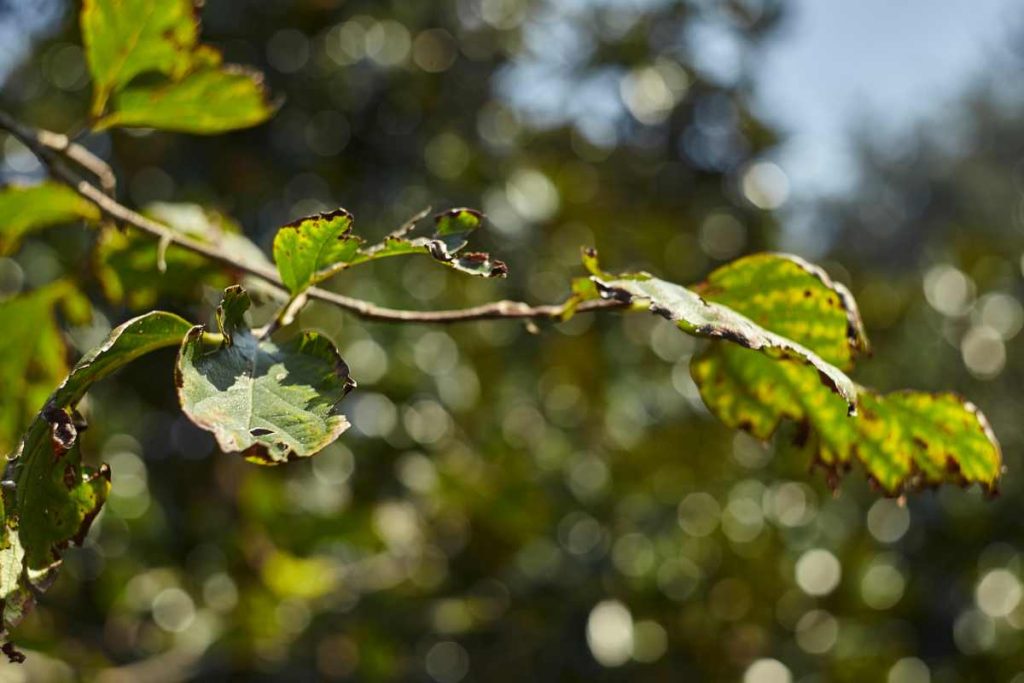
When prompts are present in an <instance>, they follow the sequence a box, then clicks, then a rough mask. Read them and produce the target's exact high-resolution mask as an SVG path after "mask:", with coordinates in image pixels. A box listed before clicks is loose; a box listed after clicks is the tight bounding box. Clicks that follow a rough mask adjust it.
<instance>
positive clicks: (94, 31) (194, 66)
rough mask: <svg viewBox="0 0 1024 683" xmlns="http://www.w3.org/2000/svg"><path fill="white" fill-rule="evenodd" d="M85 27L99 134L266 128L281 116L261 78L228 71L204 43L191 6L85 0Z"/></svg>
mask: <svg viewBox="0 0 1024 683" xmlns="http://www.w3.org/2000/svg"><path fill="white" fill-rule="evenodd" d="M81 23H82V38H83V41H84V43H85V52H86V57H87V60H88V63H89V69H90V71H91V72H92V75H93V80H94V81H95V87H94V89H93V103H92V116H93V119H94V129H95V130H103V129H105V128H111V127H113V126H134V127H147V128H160V129H163V130H171V131H179V132H184V133H196V134H213V133H222V132H225V131H229V130H237V129H239V128H248V127H250V126H255V125H257V124H260V123H263V122H264V121H266V120H267V119H268V118H270V117H271V116H272V115H273V114H274V111H275V110H276V105H274V104H273V103H271V102H270V99H269V96H268V93H267V90H266V88H265V87H264V85H263V76H262V74H260V73H259V72H257V71H253V70H251V69H246V68H244V67H241V66H236V65H222V64H221V55H220V52H218V51H217V50H215V49H214V48H212V47H210V46H208V45H201V44H199V18H198V15H197V14H196V10H195V8H194V7H193V5H192V2H191V0H86V1H85V3H84V4H83V7H82V14H81ZM108 106H109V108H110V111H108Z"/></svg>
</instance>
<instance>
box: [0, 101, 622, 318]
mask: <svg viewBox="0 0 1024 683" xmlns="http://www.w3.org/2000/svg"><path fill="white" fill-rule="evenodd" d="M0 129H3V130H6V131H8V132H9V133H10V134H11V135H13V136H14V137H16V138H17V139H18V140H20V141H21V142H22V143H23V144H24V145H25V146H26V147H28V148H29V149H30V150H31V151H32V152H33V153H34V154H35V155H36V157H37V158H38V159H39V160H40V161H41V162H42V163H43V165H44V166H46V168H47V170H48V171H49V173H50V175H51V176H52V177H53V178H55V179H56V180H59V181H60V182H62V183H64V184H66V185H68V186H69V187H71V188H72V189H74V190H75V191H76V192H78V194H80V195H81V196H82V197H84V198H85V199H87V200H88V201H90V202H92V203H93V204H95V205H96V207H97V208H98V209H99V210H100V212H101V213H102V214H103V215H104V216H106V217H108V218H110V219H112V220H114V221H117V222H119V223H121V224H122V225H128V226H130V227H132V228H134V229H136V230H139V231H140V232H143V233H145V234H147V235H149V236H150V237H153V238H154V239H156V240H159V241H160V242H161V243H164V244H167V245H173V246H176V247H179V248H181V249H186V250H188V251H191V252H193V253H195V254H199V255H200V256H203V257H205V258H208V259H210V260H211V261H214V262H216V263H220V264H222V265H224V266H227V267H228V268H231V269H233V270H235V271H238V272H241V273H244V274H246V275H249V276H252V277H255V278H257V279H259V280H262V281H263V282H265V283H267V284H268V285H270V286H271V287H272V288H273V289H275V290H278V291H280V292H281V293H282V294H284V295H287V294H288V290H287V288H286V287H285V286H284V284H283V283H282V282H281V279H280V277H278V274H277V272H276V271H275V270H274V269H272V268H267V267H265V266H263V265H260V264H250V263H241V262H238V261H235V260H234V259H233V258H232V257H231V256H230V255H229V254H224V253H222V252H220V251H218V250H217V249H215V248H213V247H211V246H210V245H208V244H204V243H202V242H199V241H198V240H194V239H192V238H190V237H188V236H185V235H182V234H180V233H177V232H175V231H173V230H171V229H170V228H168V227H166V226H164V225H161V224H160V223H158V222H156V221H154V220H151V219H149V218H146V217H145V216H143V215H142V214H140V213H138V212H137V211H134V210H132V209H130V208H128V207H127V206H125V205H123V204H121V203H120V202H118V201H117V199H116V198H115V197H114V196H113V195H114V189H115V188H116V183H115V181H114V174H113V172H112V171H111V169H110V167H109V166H108V165H107V164H106V163H105V162H103V161H102V160H101V159H99V158H98V157H95V156H94V155H93V154H92V153H91V152H89V151H88V150H87V149H85V148H84V147H82V146H81V145H78V144H77V143H74V142H71V141H70V140H69V139H68V138H67V136H64V135H61V134H60V133H53V132H50V131H45V130H37V129H35V128H32V127H29V126H27V125H25V124H23V123H21V122H19V121H17V120H16V119H14V118H13V117H12V116H10V115H9V114H8V113H7V112H4V111H0ZM66 160H68V161H72V162H73V163H75V164H76V165H78V166H79V167H81V168H83V169H85V170H87V171H89V172H90V173H92V174H93V175H95V176H96V177H97V179H98V180H99V181H100V183H101V186H102V188H103V189H101V188H100V187H97V186H96V185H93V184H92V183H90V182H88V181H87V180H84V179H82V178H80V177H78V175H76V174H75V173H74V172H73V171H72V170H71V169H69V168H68V167H67V165H66V163H65V161H66ZM306 296H307V297H308V298H310V299H314V300H316V301H322V302H325V303H328V304H332V305H334V306H337V307H338V308H341V309H344V310H346V311H349V312H351V313H354V314H355V315H357V316H359V317H360V318H363V319H366V320H376V321H382V322H394V323H458V322H470V321H474V320H515V319H527V320H533V319H556V320H557V319H559V318H561V316H562V314H563V312H564V305H563V304H547V305H539V306H532V305H530V304H528V303H525V302H521V301H495V302H492V303H487V304H483V305H480V306H473V307H470V308H461V309H452V310H440V311H410V310H404V309H396V308H387V307H384V306H378V305H376V304H373V303H371V302H369V301H364V300H362V299H356V298H353V297H349V296H345V295H344V294H338V293H336V292H331V291H328V290H326V289H321V288H319V287H312V288H310V289H308V290H306ZM623 307H625V304H623V303H621V302H619V301H611V300H595V301H584V302H581V303H580V304H579V305H578V306H577V307H576V309H575V312H576V313H591V312H595V311H604V310H609V309H618V308H623Z"/></svg>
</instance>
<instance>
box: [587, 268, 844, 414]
mask: <svg viewBox="0 0 1024 683" xmlns="http://www.w3.org/2000/svg"><path fill="white" fill-rule="evenodd" d="M590 267H591V269H592V271H593V272H594V273H595V274H594V275H593V276H592V280H593V281H594V284H596V285H597V288H598V290H599V292H600V295H601V296H602V297H604V298H606V299H615V300H618V301H623V302H625V303H629V304H634V305H637V306H641V307H646V308H647V309H648V310H650V311H651V312H652V313H656V314H658V315H661V316H663V317H665V318H667V319H668V320H671V321H672V322H673V323H675V325H676V326H677V327H678V328H679V329H681V330H682V331H683V332H686V333H687V334H690V335H693V336H695V337H705V338H708V339H714V340H724V341H728V342H731V343H733V344H736V345H738V346H740V347H744V348H747V349H751V350H753V351H757V352H759V353H761V354H763V355H765V356H766V357H767V358H769V359H771V361H773V362H776V363H778V364H779V365H784V364H786V363H792V362H795V363H798V364H801V365H803V366H809V367H810V369H811V371H812V373H813V375H814V376H816V378H817V379H818V380H820V382H821V383H823V384H824V385H825V386H826V387H828V389H830V390H832V391H834V392H835V393H837V394H838V395H839V396H840V397H841V399H842V400H843V401H844V402H845V404H846V406H847V409H848V411H850V412H853V410H854V408H855V405H856V396H857V388H856V385H855V384H854V383H853V381H852V380H851V379H850V378H849V377H847V376H846V375H845V374H844V373H843V372H842V371H841V370H840V369H839V368H837V367H835V366H834V365H831V364H829V363H827V362H826V361H825V360H824V359H822V358H821V356H819V355H818V354H817V353H815V352H814V351H812V350H810V349H808V348H807V347H805V346H802V345H801V344H798V343H797V342H795V341H793V340H792V339H788V338H786V337H784V336H782V335H780V334H776V333H774V332H772V331H770V330H768V329H766V328H764V327H761V326H760V325H758V324H757V323H756V322H754V321H753V320H751V319H750V318H748V317H746V316H745V315H743V314H742V313H740V312H738V311H736V310H733V309H732V308H729V307H728V306H725V305H722V304H718V303H715V302H713V301H708V300H705V299H704V298H702V297H701V296H699V295H698V294H697V293H696V292H694V291H692V290H689V289H687V288H685V287H682V286H680V285H677V284H674V283H672V282H666V281H665V280H659V279H658V278H655V277H652V276H650V275H648V274H647V273H635V274H630V275H625V276H620V277H618V278H615V277H612V276H609V275H608V274H607V273H603V272H601V271H600V269H599V268H598V267H597V265H596V260H595V261H594V262H593V263H592V264H590ZM844 322H845V318H844Z"/></svg>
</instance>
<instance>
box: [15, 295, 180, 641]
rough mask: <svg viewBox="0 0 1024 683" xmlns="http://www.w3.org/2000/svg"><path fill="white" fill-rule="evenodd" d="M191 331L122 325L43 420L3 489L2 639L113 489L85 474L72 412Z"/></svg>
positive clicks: (159, 320)
mask: <svg viewBox="0 0 1024 683" xmlns="http://www.w3.org/2000/svg"><path fill="white" fill-rule="evenodd" d="M189 328H190V325H189V324H188V323H187V322H186V321H184V320H183V319H181V318H179V317H178V316H176V315H173V314H170V313H163V312H160V311H154V312H151V313H148V314H146V315H143V316H140V317H138V318H135V319H133V320H129V321H128V322H126V323H124V324H123V325H120V326H118V327H117V328H115V329H114V330H113V331H111V333H110V335H109V336H108V337H107V339H106V341H105V342H104V343H103V344H101V345H100V346H99V347H97V348H95V349H93V350H92V351H90V352H89V353H88V354H86V355H85V356H84V357H83V358H82V359H81V360H80V361H79V362H78V363H77V364H76V365H75V367H74V368H73V369H72V371H71V373H70V374H69V375H68V376H67V377H66V378H65V379H64V381H63V382H62V383H61V385H60V386H59V387H58V388H57V389H56V390H55V391H54V392H53V393H52V394H51V395H50V398H49V400H47V401H46V404H45V406H44V407H43V409H42V410H41V411H40V412H39V413H38V415H37V416H36V418H35V420H34V421H33V422H32V425H31V426H30V427H29V429H28V431H27V432H26V434H25V436H24V437H23V438H22V440H21V443H20V445H19V447H18V450H17V452H16V453H15V454H14V456H13V457H11V458H10V459H9V463H8V466H7V474H8V475H10V476H11V478H12V483H13V485H14V491H13V493H12V492H11V491H10V487H9V486H6V485H5V487H4V489H3V515H4V517H3V527H2V530H3V538H2V545H0V592H2V593H3V598H4V600H5V602H4V603H3V622H4V632H5V633H6V631H7V630H8V629H10V628H12V627H13V626H15V625H16V624H17V623H18V621H20V619H21V618H22V616H23V615H24V613H25V611H26V609H27V608H28V607H29V606H30V604H31V598H32V594H33V592H38V591H42V590H46V588H47V587H48V585H49V584H50V583H51V582H52V580H53V579H54V578H55V576H56V572H57V570H58V568H59V567H60V564H61V561H62V552H63V550H64V548H66V547H67V545H68V544H69V543H72V542H73V543H76V544H81V543H82V541H83V540H84V538H85V535H86V533H87V532H88V530H89V526H90V524H91V523H92V520H93V519H94V518H95V517H96V515H97V514H98V513H99V511H100V508H101V507H102V505H103V502H104V501H105V500H106V496H107V492H108V491H109V489H110V471H109V469H108V468H107V467H106V466H103V467H100V468H99V469H98V470H95V471H94V470H90V469H89V468H86V467H83V466H82V462H81V460H82V459H81V453H80V450H79V445H80V444H79V439H78V434H79V432H80V430H81V429H82V427H83V423H82V422H81V420H80V419H79V417H78V415H77V413H76V412H75V409H74V407H75V405H76V404H77V403H78V401H79V400H81V398H82V397H83V396H84V395H85V392H86V391H88V389H89V387H90V386H91V385H92V384H93V383H95V382H97V381H98V380H100V379H102V378H104V377H106V376H108V375H109V374H110V373H112V372H114V371H115V370H117V369H119V368H121V367H123V366H124V365H126V364H128V363H130V362H131V361H133V360H135V359H136V358H138V357H139V356H141V355H143V354H145V353H148V352H150V351H153V350H155V349H159V348H163V347H167V346H174V345H177V344H179V343H180V341H181V339H182V337H184V335H185V333H186V332H187V331H188V330H189Z"/></svg>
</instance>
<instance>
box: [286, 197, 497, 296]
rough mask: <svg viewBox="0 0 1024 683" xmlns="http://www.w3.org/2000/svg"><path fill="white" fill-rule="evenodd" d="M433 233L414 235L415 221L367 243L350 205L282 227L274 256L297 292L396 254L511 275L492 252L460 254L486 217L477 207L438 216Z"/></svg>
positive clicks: (488, 274)
mask: <svg viewBox="0 0 1024 683" xmlns="http://www.w3.org/2000/svg"><path fill="white" fill-rule="evenodd" d="M434 220H435V223H436V229H435V231H434V234H433V236H432V237H429V238H428V237H415V238H409V237H407V234H408V233H409V231H411V230H412V229H413V227H415V224H414V223H411V224H409V225H407V226H405V227H404V228H402V229H401V230H399V231H397V232H395V233H392V234H391V235H388V236H387V237H386V238H385V239H384V241H383V242H381V243H380V244H376V245H373V246H371V247H366V248H363V246H362V245H363V239H362V238H360V237H358V236H356V235H353V234H352V221H353V219H352V215H351V214H349V213H348V212H347V211H345V209H337V210H335V211H331V212H329V213H322V214H319V215H316V216H309V217H307V218H302V219H300V220H297V221H295V222H293V223H289V224H288V225H286V226H284V227H282V228H281V229H280V230H279V231H278V233H277V236H276V237H275V238H274V261H275V262H276V263H277V269H278V272H279V273H280V274H281V280H282V281H283V282H284V283H285V285H286V286H287V287H288V289H289V290H290V291H291V292H292V294H293V295H297V294H299V293H301V292H302V291H304V290H305V289H307V288H309V287H312V286H313V285H315V284H317V283H319V282H322V281H324V280H326V279H327V278H329V277H331V276H332V275H335V274H336V273H338V272H340V271H342V270H344V269H346V268H350V267H352V266H355V265H359V264H361V263H368V262H369V261H375V260H377V259H382V258H390V257H392V256H404V255H406V254H427V255H429V256H431V257H432V258H434V260H436V261H438V262H439V263H441V264H443V265H445V266H448V267H449V268H453V269H455V270H458V271H460V272H463V273H467V274H469V275H477V276H480V277H505V275H506V274H507V273H508V268H507V267H506V266H505V264H504V263H502V262H501V261H498V260H496V259H492V258H491V257H490V256H489V255H487V254H479V253H467V254H461V255H460V254H459V253H458V252H460V251H461V250H462V248H463V247H465V246H466V244H467V242H468V240H469V236H470V234H472V233H473V232H474V231H475V230H477V229H478V228H479V227H480V226H481V225H482V223H483V216H481V215H480V213H479V212H478V211H474V210H472V209H451V210H449V211H445V212H444V213H441V214H438V215H437V216H435V218H434Z"/></svg>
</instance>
